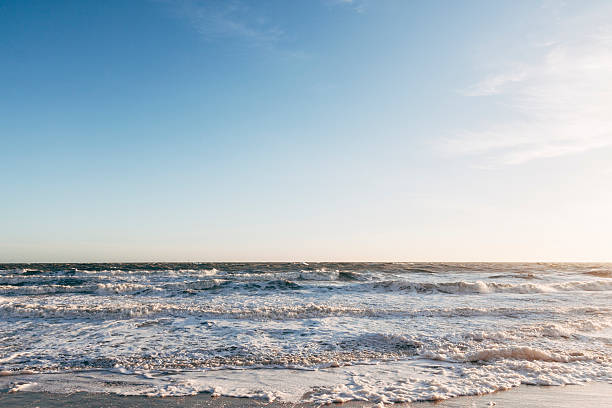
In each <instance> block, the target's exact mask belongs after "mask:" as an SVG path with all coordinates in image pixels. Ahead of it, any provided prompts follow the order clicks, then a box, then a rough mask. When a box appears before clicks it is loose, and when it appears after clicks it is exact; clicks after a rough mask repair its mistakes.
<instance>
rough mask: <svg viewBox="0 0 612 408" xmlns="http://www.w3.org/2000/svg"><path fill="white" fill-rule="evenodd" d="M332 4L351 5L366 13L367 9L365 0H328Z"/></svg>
mask: <svg viewBox="0 0 612 408" xmlns="http://www.w3.org/2000/svg"><path fill="white" fill-rule="evenodd" d="M328 2H329V3H330V4H332V5H340V6H346V7H350V8H351V9H353V10H354V11H356V12H357V13H364V12H365V9H366V1H365V0H328Z"/></svg>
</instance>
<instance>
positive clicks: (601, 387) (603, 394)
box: [0, 383, 612, 408]
mask: <svg viewBox="0 0 612 408" xmlns="http://www.w3.org/2000/svg"><path fill="white" fill-rule="evenodd" d="M374 405H376V404H374V403H364V402H347V403H344V404H332V405H331V406H333V407H338V408H340V407H341V408H362V407H372V406H374ZM587 405H588V406H589V407H610V406H612V384H607V383H590V384H586V385H568V386H563V387H543V386H521V387H518V388H514V389H511V390H508V391H502V392H496V393H493V394H487V395H481V396H472V397H458V398H452V399H449V400H444V401H435V402H419V403H412V404H395V405H390V406H391V407H398V408H401V407H421V408H427V407H436V408H464V407H491V406H495V407H511V408H519V407H521V408H535V407H554V408H575V407H581V406H587ZM0 406H1V407H3V408H17V407H19V408H35V407H39V408H47V407H49V408H55V407H58V408H59V407H92V408H96V407H100V408H102V407H105V408H111V407H135V408H140V407H143V408H144V407H152V408H161V407H164V408H174V407H177V408H178V407H188V408H195V407H210V408H221V407H228V408H235V407H264V406H265V407H269V408H298V407H300V408H306V407H311V406H314V405H310V404H288V403H276V402H275V403H266V402H263V401H258V400H253V399H242V398H226V397H218V398H213V397H211V396H210V394H199V395H195V396H188V397H167V398H153V397H142V396H133V397H124V396H119V395H114V394H92V393H74V394H50V393H44V392H17V393H8V392H6V391H5V390H3V392H2V393H0Z"/></svg>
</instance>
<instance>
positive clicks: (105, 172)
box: [0, 0, 612, 262]
mask: <svg viewBox="0 0 612 408" xmlns="http://www.w3.org/2000/svg"><path fill="white" fill-rule="evenodd" d="M610 21H612V4H610V3H609V2H606V1H589V2H582V1H565V2H561V1H559V2H555V1H539V2H538V1H497V2H491V1H484V0H483V1H465V2H455V1H399V0H397V1H394V0H380V1H374V0H370V1H367V0H363V1H360V0H353V1H336V0H320V1H317V0H313V1H296V2H286V1H252V2H251V1H223V2H222V1H197V0H184V1H181V0H177V1H170V0H167V1H163V0H159V1H130V2H125V1H105V2H99V1H55V2H48V1H28V2H24V1H4V2H2V3H0V56H1V60H0V90H1V93H2V97H1V98H0V142H1V146H2V149H1V151H2V160H1V161H0V185H1V187H2V193H3V194H2V196H3V199H2V200H1V201H0V230H1V231H2V232H1V233H0V261H5V262H19V261H151V260H166V261H179V260H185V261H221V260H226V261H232V260H235V261H245V260H252V261H259V260H270V261H272V260H278V261H280V260H290V261H301V260H311V261H314V260H397V261H412V260H414V261H421V260H430V261H436V260H439V261H469V260H473V261H535V260H555V261H589V260H592V261H606V260H607V261H609V260H612V256H611V255H610V254H611V253H612V252H611V250H612V246H610V244H609V233H610V231H612V215H611V213H610V208H612V182H611V181H612V160H611V159H612V114H610V112H612V69H610V67H611V66H612V24H611V23H610Z"/></svg>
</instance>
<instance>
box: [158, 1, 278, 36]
mask: <svg viewBox="0 0 612 408" xmlns="http://www.w3.org/2000/svg"><path fill="white" fill-rule="evenodd" d="M164 2H165V3H167V4H169V5H170V6H171V7H172V8H173V10H174V12H175V13H177V14H178V15H179V16H180V17H182V18H185V19H186V20H188V21H189V22H190V23H191V25H192V26H193V27H194V29H195V30H197V31H198V32H199V33H200V34H201V35H202V37H203V38H205V39H206V40H210V41H213V40H217V39H227V38H234V39H239V40H242V41H245V42H247V43H248V44H251V45H254V46H265V47H272V46H274V45H275V44H277V43H278V42H280V40H281V39H282V38H283V37H284V32H283V30H282V29H281V28H280V27H278V26H276V25H274V24H273V23H271V22H270V21H269V19H268V18H266V16H264V15H262V14H260V13H258V12H256V11H255V10H253V9H252V8H251V7H249V6H248V5H246V4H245V3H242V2H239V1H227V2H217V1H198V0H183V1H176V2H174V1H172V2H169V1H164Z"/></svg>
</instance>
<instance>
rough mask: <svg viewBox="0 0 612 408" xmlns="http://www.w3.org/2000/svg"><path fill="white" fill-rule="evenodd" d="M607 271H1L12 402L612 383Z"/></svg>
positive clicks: (523, 267) (1, 360)
mask: <svg viewBox="0 0 612 408" xmlns="http://www.w3.org/2000/svg"><path fill="white" fill-rule="evenodd" d="M611 295H612V265H610V264H491V263H487V264H440V263H421V264H416V263H400V264H398V263H380V264H373V263H366V264H363V263H340V264H331V263H326V264H298V263H296V264H290V263H287V264H193V263H189V264H64V265H58V264H54V265H48V264H47V265H44V264H43V265H34V264H28V265H0V370H1V371H2V374H3V376H0V387H4V388H5V389H7V390H12V391H14V392H18V391H51V392H76V391H86V392H111V393H117V394H122V395H151V396H163V395H190V394H196V393H199V392H211V393H213V394H215V395H225V396H242V397H254V398H261V399H264V400H281V401H294V402H295V401H311V402H317V403H324V402H332V401H347V400H368V401H372V402H380V401H382V402H406V401H416V400H431V399H445V398H450V397H454V396H459V395H474V394H482V393H488V392H492V391H496V390H500V389H507V388H510V387H514V386H517V385H520V384H536V385H562V384H574V383H581V382H585V381H602V382H610V381H612V357H611V354H612V353H611V351H612V330H611V329H610V327H612V315H611V312H612V297H611Z"/></svg>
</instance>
